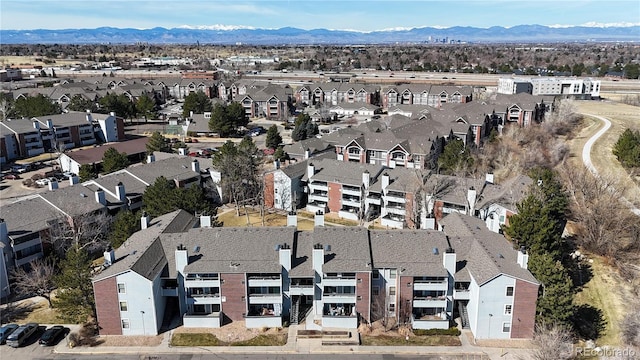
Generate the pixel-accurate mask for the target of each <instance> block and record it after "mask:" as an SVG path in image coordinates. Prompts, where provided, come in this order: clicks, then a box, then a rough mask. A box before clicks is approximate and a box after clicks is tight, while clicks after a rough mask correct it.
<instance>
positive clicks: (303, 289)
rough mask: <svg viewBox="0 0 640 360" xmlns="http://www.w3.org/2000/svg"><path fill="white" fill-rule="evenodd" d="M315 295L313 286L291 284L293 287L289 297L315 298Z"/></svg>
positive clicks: (290, 289) (290, 288)
mask: <svg viewBox="0 0 640 360" xmlns="http://www.w3.org/2000/svg"><path fill="white" fill-rule="evenodd" d="M313 294H314V289H313V285H294V284H291V286H290V287H289V295H291V296H299V295H309V296H313Z"/></svg>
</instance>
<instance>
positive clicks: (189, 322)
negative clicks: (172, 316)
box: [182, 312, 222, 328]
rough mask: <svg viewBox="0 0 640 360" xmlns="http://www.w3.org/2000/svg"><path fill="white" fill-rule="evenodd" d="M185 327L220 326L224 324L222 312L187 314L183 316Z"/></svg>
mask: <svg viewBox="0 0 640 360" xmlns="http://www.w3.org/2000/svg"><path fill="white" fill-rule="evenodd" d="M182 323H183V325H184V327H196V328H219V327H220V325H221V324H222V312H214V313H210V314H203V315H197V314H185V315H184V316H183V317H182Z"/></svg>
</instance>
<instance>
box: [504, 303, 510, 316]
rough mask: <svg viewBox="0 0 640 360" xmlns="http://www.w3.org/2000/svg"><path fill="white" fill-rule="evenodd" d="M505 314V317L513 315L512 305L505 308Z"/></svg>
mask: <svg viewBox="0 0 640 360" xmlns="http://www.w3.org/2000/svg"><path fill="white" fill-rule="evenodd" d="M504 314H505V315H511V305H505V306H504Z"/></svg>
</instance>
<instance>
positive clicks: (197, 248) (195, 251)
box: [193, 245, 200, 254]
mask: <svg viewBox="0 0 640 360" xmlns="http://www.w3.org/2000/svg"><path fill="white" fill-rule="evenodd" d="M193 252H194V253H196V254H197V253H199V252H200V246H199V245H196V246H194V247H193Z"/></svg>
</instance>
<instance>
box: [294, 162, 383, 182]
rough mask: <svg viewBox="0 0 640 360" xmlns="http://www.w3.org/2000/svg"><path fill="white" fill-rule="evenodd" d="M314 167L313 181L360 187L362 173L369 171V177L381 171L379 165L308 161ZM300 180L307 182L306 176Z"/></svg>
mask: <svg viewBox="0 0 640 360" xmlns="http://www.w3.org/2000/svg"><path fill="white" fill-rule="evenodd" d="M309 163H310V164H313V166H314V167H315V174H314V175H313V177H312V178H311V179H312V180H313V181H331V182H338V183H341V184H345V185H353V186H360V185H362V173H364V172H365V171H369V174H371V176H374V177H375V176H376V175H377V174H378V173H380V172H381V171H382V168H383V167H382V166H381V165H371V164H362V163H356V162H347V161H339V160H334V159H321V160H320V161H316V160H314V159H312V160H311V161H309ZM302 180H306V181H308V180H309V179H308V178H307V174H305V175H304V176H303V177H302Z"/></svg>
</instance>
